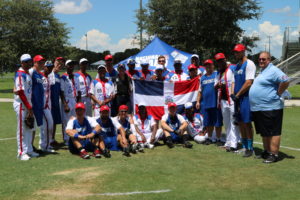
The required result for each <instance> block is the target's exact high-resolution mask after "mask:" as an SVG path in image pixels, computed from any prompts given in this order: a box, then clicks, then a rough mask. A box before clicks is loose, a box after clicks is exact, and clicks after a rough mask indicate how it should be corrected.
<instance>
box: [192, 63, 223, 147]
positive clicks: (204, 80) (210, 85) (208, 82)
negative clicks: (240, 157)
mask: <svg viewBox="0 0 300 200" xmlns="http://www.w3.org/2000/svg"><path fill="white" fill-rule="evenodd" d="M204 66H205V69H206V74H204V75H203V76H202V77H201V80H200V85H201V88H200V91H199V93H198V97H197V103H196V104H197V105H196V106H197V107H200V100H201V99H203V105H204V126H205V127H206V130H207V134H208V139H207V140H206V141H205V144H207V145H209V144H212V143H213V141H212V134H213V131H214V129H215V130H216V135H217V145H218V146H221V145H222V143H221V131H222V121H223V119H222V112H221V110H220V109H219V108H217V90H216V89H215V86H216V85H217V72H216V71H214V64H213V61H212V60H210V59H208V60H205V61H204Z"/></svg>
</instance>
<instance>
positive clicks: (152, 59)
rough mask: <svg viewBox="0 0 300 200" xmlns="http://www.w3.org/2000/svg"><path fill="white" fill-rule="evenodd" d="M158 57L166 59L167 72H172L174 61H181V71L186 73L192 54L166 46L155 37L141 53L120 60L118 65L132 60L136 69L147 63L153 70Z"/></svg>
mask: <svg viewBox="0 0 300 200" xmlns="http://www.w3.org/2000/svg"><path fill="white" fill-rule="evenodd" d="M160 55H163V56H165V58H166V67H167V68H168V69H169V70H174V67H173V64H174V61H175V60H181V62H182V69H183V70H184V71H185V72H186V71H187V67H188V66H189V64H190V59H191V56H192V54H190V53H186V52H184V51H180V50H178V49H175V48H174V47H172V46H170V45H168V44H167V43H165V42H164V41H162V40H160V39H159V38H158V37H155V38H154V39H153V40H152V41H151V43H149V44H148V45H147V46H146V47H145V48H144V49H143V50H142V51H140V52H139V53H138V54H136V55H134V56H130V57H129V58H127V59H125V60H122V61H121V62H119V63H118V64H125V65H126V64H127V61H128V60H129V59H134V60H135V61H136V63H137V64H136V69H141V67H140V63H141V62H143V61H147V62H149V65H150V69H154V68H155V66H157V64H158V63H157V59H158V57H159V56H160Z"/></svg>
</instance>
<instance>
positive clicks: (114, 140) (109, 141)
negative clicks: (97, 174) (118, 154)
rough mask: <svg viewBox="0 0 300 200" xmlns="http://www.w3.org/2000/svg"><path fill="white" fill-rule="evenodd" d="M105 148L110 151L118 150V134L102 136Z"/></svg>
mask: <svg viewBox="0 0 300 200" xmlns="http://www.w3.org/2000/svg"><path fill="white" fill-rule="evenodd" d="M103 140H104V144H105V148H108V149H109V150H111V151H120V150H121V149H120V146H119V142H118V136H117V135H116V136H105V137H103Z"/></svg>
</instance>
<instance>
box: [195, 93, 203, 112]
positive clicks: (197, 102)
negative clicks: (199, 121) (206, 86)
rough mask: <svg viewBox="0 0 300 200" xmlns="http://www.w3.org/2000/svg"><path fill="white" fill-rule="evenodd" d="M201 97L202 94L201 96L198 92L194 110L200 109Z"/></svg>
mask: <svg viewBox="0 0 300 200" xmlns="http://www.w3.org/2000/svg"><path fill="white" fill-rule="evenodd" d="M201 97H202V94H201V91H199V92H198V95H197V101H196V108H197V109H200V100H201Z"/></svg>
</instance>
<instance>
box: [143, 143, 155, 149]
mask: <svg viewBox="0 0 300 200" xmlns="http://www.w3.org/2000/svg"><path fill="white" fill-rule="evenodd" d="M145 146H146V147H147V148H149V149H153V148H154V145H153V144H150V143H146V144H145Z"/></svg>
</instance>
